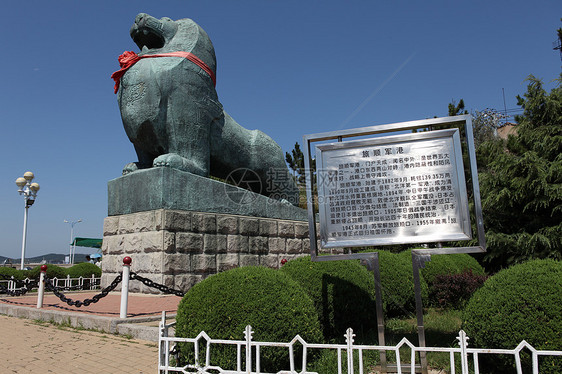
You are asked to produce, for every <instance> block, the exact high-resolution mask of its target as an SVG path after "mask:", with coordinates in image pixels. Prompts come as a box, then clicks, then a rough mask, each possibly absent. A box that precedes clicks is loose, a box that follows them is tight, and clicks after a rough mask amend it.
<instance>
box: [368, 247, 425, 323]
mask: <svg viewBox="0 0 562 374" xmlns="http://www.w3.org/2000/svg"><path fill="white" fill-rule="evenodd" d="M379 262H380V267H381V286H382V295H383V306H384V310H385V314H386V316H387V317H403V316H412V315H415V313H416V293H415V287H414V274H413V269H412V255H411V252H410V251H406V252H402V253H399V254H395V253H390V252H388V251H379ZM420 273H421V272H420ZM420 283H421V292H422V300H426V299H427V295H428V291H427V283H426V282H425V280H424V278H423V274H420Z"/></svg>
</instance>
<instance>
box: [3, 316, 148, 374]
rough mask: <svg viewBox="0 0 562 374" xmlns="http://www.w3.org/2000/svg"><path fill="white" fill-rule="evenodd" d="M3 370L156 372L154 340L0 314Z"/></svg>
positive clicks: (11, 371) (97, 372)
mask: <svg viewBox="0 0 562 374" xmlns="http://www.w3.org/2000/svg"><path fill="white" fill-rule="evenodd" d="M0 347H2V348H1V349H0V372H1V373H26V374H27V373H32V374H33V373H57V374H61V373H91V374H105V373H131V374H132V373H135V374H139V373H142V374H144V373H156V372H158V370H157V369H158V347H157V344H156V343H154V342H147V341H142V340H132V339H131V340H129V339H127V338H124V337H121V336H118V335H111V334H107V333H99V332H93V331H86V330H77V329H74V328H67V327H61V326H54V325H51V324H50V323H47V322H34V321H31V320H26V319H20V318H15V317H7V316H1V315H0Z"/></svg>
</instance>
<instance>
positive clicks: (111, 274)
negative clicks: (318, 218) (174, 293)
mask: <svg viewBox="0 0 562 374" xmlns="http://www.w3.org/2000/svg"><path fill="white" fill-rule="evenodd" d="M308 253H310V240H309V236H308V224H307V223H305V222H302V221H294V220H280V219H271V218H257V217H251V216H240V215H230V214H217V213H207V212H189V211H180V210H168V209H158V210H152V211H148V212H139V213H132V214H124V215H120V216H114V217H107V218H106V219H105V221H104V239H103V261H102V264H103V275H102V286H104V287H105V286H106V285H108V284H109V283H111V281H112V280H113V279H114V278H115V277H116V276H117V275H118V273H119V272H120V271H122V265H123V257H124V256H130V257H131V258H132V260H133V262H132V265H131V271H134V272H136V273H138V274H139V275H142V276H143V277H146V278H150V279H151V280H153V281H154V282H157V283H160V284H165V285H166V286H168V287H172V288H175V289H180V290H185V291H187V290H188V289H189V288H190V287H191V286H193V285H194V284H195V283H197V282H199V281H200V280H202V279H204V278H206V277H208V276H209V275H212V274H215V273H217V272H220V271H225V270H228V269H232V268H236V267H240V266H248V265H262V266H267V267H271V268H279V267H280V266H281V260H283V259H287V260H290V259H292V258H294V257H296V256H299V255H304V254H308ZM130 290H131V291H132V292H142V293H155V292H158V291H157V290H156V289H148V288H147V287H145V286H144V285H143V284H141V283H140V282H138V281H132V282H131V284H130Z"/></svg>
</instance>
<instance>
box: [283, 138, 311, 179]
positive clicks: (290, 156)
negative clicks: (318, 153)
mask: <svg viewBox="0 0 562 374" xmlns="http://www.w3.org/2000/svg"><path fill="white" fill-rule="evenodd" d="M285 161H287V164H288V165H289V168H291V170H292V171H293V176H294V177H295V179H296V181H297V183H298V185H299V186H303V185H304V184H305V168H304V154H303V153H302V151H301V147H300V145H299V143H298V142H296V143H295V148H294V149H293V150H292V151H291V153H289V152H285ZM311 168H312V173H313V176H314V173H315V172H316V159H312V164H311Z"/></svg>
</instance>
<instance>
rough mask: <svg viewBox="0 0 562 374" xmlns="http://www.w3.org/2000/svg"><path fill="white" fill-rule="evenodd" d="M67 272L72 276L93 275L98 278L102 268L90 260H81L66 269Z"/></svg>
mask: <svg viewBox="0 0 562 374" xmlns="http://www.w3.org/2000/svg"><path fill="white" fill-rule="evenodd" d="M47 271H48V268H47ZM66 274H68V275H70V278H80V277H83V278H91V277H92V275H94V276H95V277H96V278H97V277H101V268H100V267H99V266H97V265H96V264H92V263H90V262H81V263H79V264H76V265H73V266H71V267H69V268H68V269H66Z"/></svg>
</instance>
